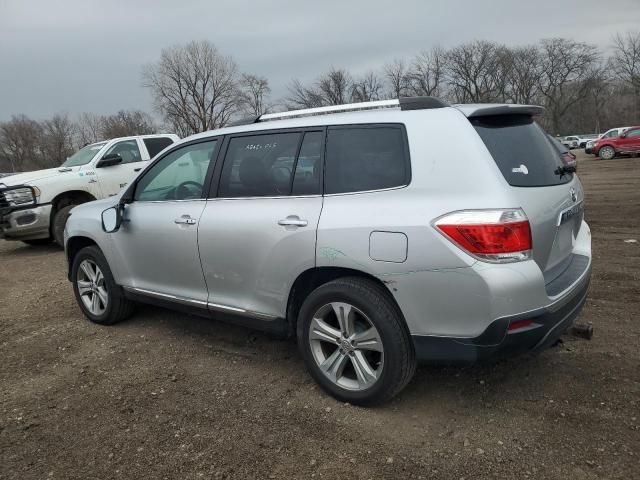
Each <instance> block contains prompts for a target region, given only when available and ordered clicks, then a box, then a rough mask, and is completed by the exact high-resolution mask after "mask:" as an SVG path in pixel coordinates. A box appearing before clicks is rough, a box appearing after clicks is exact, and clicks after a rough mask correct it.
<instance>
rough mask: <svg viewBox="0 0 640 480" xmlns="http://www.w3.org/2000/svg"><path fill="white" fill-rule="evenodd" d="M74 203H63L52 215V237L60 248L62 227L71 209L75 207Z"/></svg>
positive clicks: (62, 234) (61, 244)
mask: <svg viewBox="0 0 640 480" xmlns="http://www.w3.org/2000/svg"><path fill="white" fill-rule="evenodd" d="M75 206H76V205H75V204H71V205H65V206H64V207H61V208H60V209H58V210H57V211H56V213H55V214H54V215H53V223H52V225H51V233H52V234H53V239H54V240H55V242H56V243H57V244H58V245H59V246H60V247H62V248H64V227H65V225H66V224H67V220H68V219H69V215H70V212H71V209H72V208H73V207H75Z"/></svg>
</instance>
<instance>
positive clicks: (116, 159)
mask: <svg viewBox="0 0 640 480" xmlns="http://www.w3.org/2000/svg"><path fill="white" fill-rule="evenodd" d="M119 163H122V157H121V156H120V155H118V154H117V153H110V154H108V155H105V156H104V157H102V158H101V159H100V160H98V163H96V168H104V167H112V166H113V165H118V164H119Z"/></svg>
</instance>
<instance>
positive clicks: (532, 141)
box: [469, 115, 572, 187]
mask: <svg viewBox="0 0 640 480" xmlns="http://www.w3.org/2000/svg"><path fill="white" fill-rule="evenodd" d="M469 120H470V121H471V123H472V124H473V126H474V128H475V129H476V132H478V135H480V138H482V141H483V142H484V144H485V145H486V146H487V148H488V149H489V152H490V153H491V155H492V156H493V159H494V160H495V162H496V164H497V165H498V168H499V169H500V171H501V172H502V175H503V176H504V178H505V179H506V180H507V182H508V183H509V185H512V186H514V187H543V186H550V185H560V184H563V183H567V182H569V181H570V180H571V178H572V174H563V175H560V174H558V173H556V170H557V169H558V167H562V166H563V163H562V156H561V154H560V153H559V152H558V150H557V149H556V148H555V147H554V146H553V144H552V143H551V141H550V140H549V138H548V137H547V135H546V133H545V132H544V131H543V130H542V128H540V127H539V126H538V124H537V123H535V122H534V121H533V119H532V118H531V116H529V115H495V116H487V117H476V118H471V119H469Z"/></svg>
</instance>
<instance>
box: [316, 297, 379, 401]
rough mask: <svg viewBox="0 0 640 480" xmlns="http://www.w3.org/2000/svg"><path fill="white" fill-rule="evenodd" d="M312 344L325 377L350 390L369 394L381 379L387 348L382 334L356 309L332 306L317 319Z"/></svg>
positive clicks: (322, 311) (325, 309)
mask: <svg viewBox="0 0 640 480" xmlns="http://www.w3.org/2000/svg"><path fill="white" fill-rule="evenodd" d="M309 344H310V346H311V353H312V355H313V358H314V360H315V362H316V364H317V366H318V368H319V369H320V371H322V373H323V374H324V375H325V376H326V377H327V378H328V379H329V380H331V381H332V382H333V383H334V384H336V385H338V386H340V387H342V388H345V389H347V390H356V391H361V390H366V389H368V388H370V387H372V386H373V385H374V384H375V383H376V381H377V380H378V379H379V378H380V375H381V373H382V368H383V365H384V348H383V345H382V339H381V338H380V334H379V333H378V330H377V329H376V327H375V326H374V325H373V323H372V322H371V320H370V319H369V317H367V316H366V315H365V314H364V313H363V312H362V311H361V310H359V309H358V308H356V307H355V306H353V305H351V304H349V303H344V302H331V303H329V304H327V305H324V306H322V307H321V308H319V309H318V311H317V312H316V313H315V315H314V316H313V319H312V320H311V325H310V327H309Z"/></svg>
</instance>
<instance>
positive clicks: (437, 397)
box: [115, 305, 573, 409]
mask: <svg viewBox="0 0 640 480" xmlns="http://www.w3.org/2000/svg"><path fill="white" fill-rule="evenodd" d="M115 328H117V329H118V330H121V333H124V331H125V330H132V333H134V334H136V335H146V336H147V337H149V336H151V337H153V338H154V339H156V340H157V339H159V338H163V339H164V338H170V339H171V342H172V343H173V344H175V343H178V344H184V347H185V348H194V344H195V348H201V349H202V353H203V354H207V353H208V352H216V353H222V354H228V355H230V356H231V357H234V356H237V357H242V358H246V359H249V360H255V361H256V362H261V364H262V362H263V360H264V359H265V358H268V359H269V360H268V361H269V368H273V369H277V370H280V371H279V372H278V373H280V374H282V375H286V374H292V372H299V374H301V375H305V376H308V374H307V373H306V369H305V366H304V364H303V361H302V357H301V355H300V354H299V352H298V347H297V344H296V341H295V339H293V338H288V339H286V338H277V337H274V336H273V335H270V334H267V333H264V332H261V331H259V330H254V329H250V328H246V327H242V326H238V325H234V324H230V323H226V322H223V321H220V320H216V319H215V318H205V317H200V316H195V315H189V314H185V313H180V312H174V311H171V310H167V309H164V308H161V307H155V306H148V305H140V306H139V307H137V309H136V312H135V313H134V315H133V316H132V317H131V318H130V319H129V320H127V321H125V322H123V323H121V324H119V325H117V326H116V327H115ZM572 341H573V340H570V339H568V342H569V343H571V342H572ZM565 347H566V344H565V345H563V344H562V343H560V345H558V346H554V347H552V348H550V349H548V350H546V351H544V352H541V353H540V354H537V355H528V354H524V355H521V356H518V357H514V358H509V359H505V360H500V361H497V362H492V363H480V364H472V365H437V366H425V365H422V366H419V367H418V369H417V371H416V375H415V376H414V378H413V380H412V381H411V382H410V383H409V385H407V387H406V388H405V389H404V391H403V392H401V393H400V394H399V395H398V396H397V397H396V398H395V399H394V400H393V401H392V403H393V404H394V405H395V406H400V405H402V406H403V409H404V408H415V407H419V408H420V407H421V408H426V406H427V405H430V404H432V403H433V402H442V400H443V399H445V400H446V401H448V402H451V403H450V404H449V405H450V407H451V408H454V407H455V405H458V406H459V407H463V406H464V405H468V404H469V403H470V402H477V401H480V402H483V403H486V402H489V403H491V402H496V403H500V402H503V401H507V402H510V401H513V400H514V399H515V398H520V399H522V398H524V399H526V400H532V399H533V400H534V401H535V400H536V399H539V398H542V397H543V396H544V395H545V393H544V392H545V385H546V384H548V383H549V382H557V381H558V380H559V377H558V376H557V373H558V362H561V361H562V360H561V357H560V356H558V354H559V353H561V352H563V351H565V350H566V348H565ZM565 358H566V357H565ZM571 364H572V362H570V361H569V362H565V365H564V368H561V369H560V370H564V371H565V373H568V372H570V370H571ZM552 369H553V371H554V372H555V373H556V375H555V378H554V379H550V378H549V377H550V372H551V370H552ZM560 378H562V376H561V377H560ZM292 380H293V379H292ZM308 380H309V382H312V380H311V377H308ZM295 383H296V384H299V382H295ZM512 390H515V391H516V392H517V393H515V394H514V392H513V391H512ZM322 395H324V394H322ZM385 405H388V404H385ZM382 408H384V405H383V406H382Z"/></svg>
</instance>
